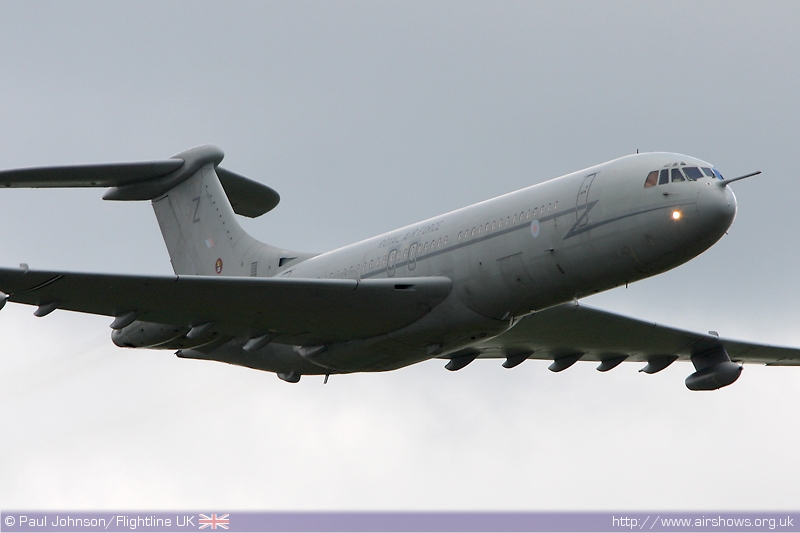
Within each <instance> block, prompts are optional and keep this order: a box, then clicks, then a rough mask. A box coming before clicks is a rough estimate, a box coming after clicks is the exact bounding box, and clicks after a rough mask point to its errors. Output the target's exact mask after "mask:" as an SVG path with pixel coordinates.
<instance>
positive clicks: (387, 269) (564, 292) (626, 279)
mask: <svg viewBox="0 0 800 533" xmlns="http://www.w3.org/2000/svg"><path fill="white" fill-rule="evenodd" d="M687 168H688V169H689V170H686V169H687ZM712 168H713V167H712V166H711V165H710V164H708V163H706V162H703V161H700V160H697V159H694V158H691V157H687V156H684V155H679V154H671V153H647V154H637V155H631V156H627V157H623V158H620V159H617V160H614V161H610V162H607V163H603V164H601V165H597V166H594V167H590V168H587V169H584V170H581V171H578V172H574V173H572V174H568V175H565V176H561V177H559V178H555V179H552V180H549V181H546V182H544V183H540V184H537V185H533V186H531V187H527V188H525V189H522V190H519V191H516V192H512V193H509V194H505V195H503V196H499V197H497V198H493V199H491V200H487V201H484V202H481V203H478V204H475V205H471V206H469V207H465V208H462V209H458V210H456V211H452V212H449V213H446V214H444V215H441V216H437V217H434V218H431V219H428V220H425V221H422V222H420V223H418V224H413V225H410V226H406V227H404V228H400V229H398V230H395V231H392V232H388V233H385V234H383V235H378V236H376V237H373V238H371V239H367V240H364V241H361V242H358V243H355V244H352V245H349V246H346V247H343V248H339V249H336V250H333V251H330V252H327V253H324V254H320V255H317V256H315V257H312V258H310V259H307V260H305V261H303V262H301V263H299V264H297V265H295V266H292V267H290V268H287V269H285V270H283V271H282V272H280V273H279V274H278V275H279V276H289V277H298V278H355V279H369V278H376V277H380V278H385V277H397V278H409V277H416V276H446V277H449V278H450V279H452V280H453V290H452V292H451V293H450V295H449V296H448V298H447V300H446V301H445V302H443V303H442V304H440V305H439V306H437V307H436V308H435V309H433V310H432V311H431V312H430V313H428V314H427V315H426V316H424V317H423V318H422V319H420V320H419V321H417V322H415V323H413V324H411V325H409V326H407V327H405V328H403V329H401V330H398V331H395V332H392V333H390V334H386V335H382V336H379V337H375V338H369V339H363V340H357V341H350V342H347V343H341V344H334V345H330V346H320V347H314V348H313V349H309V348H308V347H304V348H300V347H292V346H289V345H286V344H278V343H275V344H269V345H268V346H266V347H265V348H264V349H263V350H262V351H261V352H260V353H261V356H260V357H258V358H257V360H254V359H253V358H252V357H248V355H249V354H244V352H242V351H241V345H242V343H239V344H237V343H233V344H229V345H227V346H223V347H220V348H218V349H217V350H223V351H224V352H225V353H226V354H228V357H229V358H230V360H231V362H235V363H236V364H243V365H245V366H250V367H254V368H262V369H265V370H273V371H276V372H281V373H284V374H285V373H290V372H294V373H297V374H327V373H337V372H357V371H382V370H392V369H396V368H400V367H402V366H406V365H409V364H413V363H416V362H419V361H422V360H425V359H429V358H431V357H436V356H440V355H448V354H454V353H469V351H470V349H471V346H473V345H476V344H478V343H480V342H481V341H482V340H484V339H486V338H489V337H492V336H496V335H499V334H501V333H503V332H504V331H506V330H508V329H509V328H511V327H513V325H514V322H515V319H518V318H519V317H521V316H524V315H527V314H529V313H532V312H536V311H538V310H542V309H545V308H548V307H551V306H554V305H557V304H560V303H563V302H567V301H570V300H573V299H577V298H581V297H584V296H588V295H590V294H594V293H597V292H600V291H604V290H607V289H611V288H614V287H618V286H620V285H624V284H626V283H631V282H634V281H637V280H640V279H643V278H647V277H650V276H653V275H656V274H659V273H661V272H664V271H666V270H669V269H672V268H674V267H676V266H678V265H680V264H682V263H684V262H686V261H688V260H689V259H691V258H693V257H695V256H697V255H698V254H700V253H702V252H703V251H704V250H706V249H708V248H709V247H710V246H711V245H712V244H714V243H715V242H716V241H717V240H719V239H720V238H721V237H722V235H724V233H725V231H726V230H727V229H728V228H729V227H730V225H731V224H732V222H733V219H734V216H735V213H736V199H735V197H734V195H733V192H732V191H731V190H730V188H729V187H726V186H724V185H723V184H722V182H721V181H720V179H721V177H720V176H719V174H718V173H716V171H714V173H712V171H711V169H712ZM673 169H684V170H685V172H684V171H681V170H677V171H675V172H673ZM690 170H691V172H690ZM662 171H666V174H665V173H664V172H662ZM653 172H655V173H656V180H655V181H654V180H653V179H652V176H653V175H652V173H653ZM690 174H691V176H689V175H690ZM698 174H700V175H699V176H698ZM708 174H712V175H711V176H709V175H708ZM664 175H666V177H667V180H666V182H665V181H664V178H663V176H664ZM648 176H650V179H648ZM658 179H660V180H661V183H660V184H659V183H658ZM673 180H674V181H673ZM237 350H238V351H239V352H240V353H237Z"/></svg>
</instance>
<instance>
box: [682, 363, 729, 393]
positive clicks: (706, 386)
mask: <svg viewBox="0 0 800 533" xmlns="http://www.w3.org/2000/svg"><path fill="white" fill-rule="evenodd" d="M742 368H743V367H742V365H739V364H736V363H734V362H732V361H730V360H729V361H723V362H721V363H717V364H716V365H713V366H709V367H706V368H704V369H702V370H698V371H697V372H695V373H694V374H692V375H690V376H689V377H688V378H686V387H687V388H688V389H689V390H717V389H721V388H722V387H727V386H728V385H730V384H731V383H733V382H734V381H736V380H737V379H739V376H740V375H741V374H742Z"/></svg>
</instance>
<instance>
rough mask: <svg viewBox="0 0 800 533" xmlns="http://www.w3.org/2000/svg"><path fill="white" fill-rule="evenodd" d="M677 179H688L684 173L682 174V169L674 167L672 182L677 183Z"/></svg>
mask: <svg viewBox="0 0 800 533" xmlns="http://www.w3.org/2000/svg"><path fill="white" fill-rule="evenodd" d="M676 181H686V178H684V177H683V174H681V169H679V168H673V169H672V183H675V182H676Z"/></svg>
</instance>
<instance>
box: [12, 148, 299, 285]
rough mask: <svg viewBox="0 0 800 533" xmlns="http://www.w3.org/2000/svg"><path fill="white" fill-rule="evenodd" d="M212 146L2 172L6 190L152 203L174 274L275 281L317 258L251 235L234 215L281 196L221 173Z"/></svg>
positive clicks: (261, 209) (257, 211) (265, 207)
mask: <svg viewBox="0 0 800 533" xmlns="http://www.w3.org/2000/svg"><path fill="white" fill-rule="evenodd" d="M223 156H224V154H223V152H222V150H220V149H219V148H217V147H215V146H210V145H205V146H199V147H197V148H192V149H190V150H187V151H185V152H181V153H180V154H177V155H175V156H174V157H172V158H170V159H164V160H158V161H146V162H136V163H110V164H101V165H80V166H69V167H46V168H27V169H18V170H6V171H0V184H2V185H5V186H6V187H110V189H109V190H108V192H107V193H106V194H105V195H104V196H103V198H104V199H106V200H151V201H152V204H153V209H154V211H155V213H156V218H157V219H158V224H159V226H160V227H161V233H162V235H163V236H164V242H165V243H166V245H167V250H168V251H169V255H170V259H171V260H172V268H173V270H174V271H175V273H176V274H197V275H207V276H214V275H225V276H259V277H266V276H274V275H275V274H277V273H278V272H279V271H280V270H283V269H285V268H286V267H288V266H290V265H293V264H296V263H297V262H299V261H302V260H304V259H307V258H309V257H313V255H314V254H307V253H298V252H291V251H288V250H283V249H280V248H276V247H273V246H269V245H267V244H264V243H261V242H259V241H257V240H256V239H254V238H253V237H251V236H250V235H248V234H247V233H246V232H245V231H244V230H243V229H242V227H241V226H240V225H239V223H238V222H237V220H236V217H235V216H234V214H235V213H238V214H240V215H244V216H249V217H257V216H260V215H262V214H264V213H266V212H268V211H270V210H271V209H273V208H274V207H275V206H276V205H277V204H278V202H279V200H280V197H279V196H278V193H277V192H275V191H274V190H273V189H271V188H270V187H267V186H266V185H263V184H261V183H258V182H256V181H253V180H250V179H248V178H245V177H243V176H240V175H238V174H235V173H233V172H230V171H228V170H225V169H222V168H219V167H218V165H219V163H220V161H222V158H223Z"/></svg>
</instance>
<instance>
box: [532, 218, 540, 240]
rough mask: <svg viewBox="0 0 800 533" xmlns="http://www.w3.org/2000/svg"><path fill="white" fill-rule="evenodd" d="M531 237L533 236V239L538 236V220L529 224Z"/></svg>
mask: <svg viewBox="0 0 800 533" xmlns="http://www.w3.org/2000/svg"><path fill="white" fill-rule="evenodd" d="M531 235H533V238H534V239H535V238H536V237H538V236H539V220H538V219H537V220H534V221H533V222H531Z"/></svg>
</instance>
